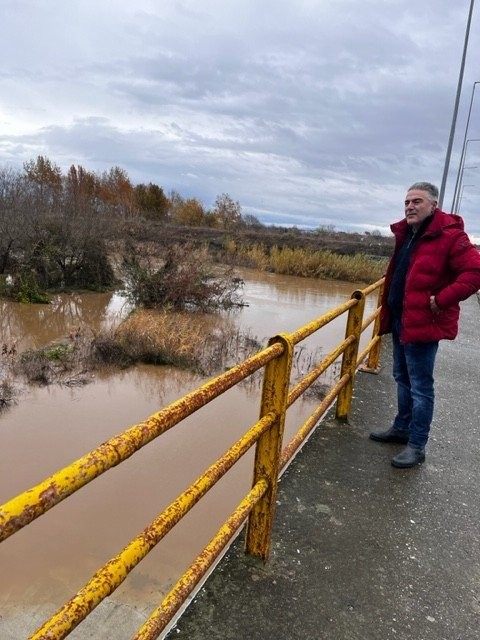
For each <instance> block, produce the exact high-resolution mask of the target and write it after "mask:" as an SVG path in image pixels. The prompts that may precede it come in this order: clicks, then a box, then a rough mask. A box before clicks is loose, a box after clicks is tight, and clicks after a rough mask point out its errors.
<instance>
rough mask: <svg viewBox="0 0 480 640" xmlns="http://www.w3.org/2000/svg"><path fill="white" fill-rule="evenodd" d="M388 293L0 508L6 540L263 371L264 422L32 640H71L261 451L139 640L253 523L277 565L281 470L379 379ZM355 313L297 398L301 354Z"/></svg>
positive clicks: (275, 349)
mask: <svg viewBox="0 0 480 640" xmlns="http://www.w3.org/2000/svg"><path fill="white" fill-rule="evenodd" d="M382 286H383V279H382V280H379V281H378V282H375V283H374V284H372V285H370V286H369V287H367V288H365V289H362V290H357V291H354V292H353V294H352V296H351V298H350V299H349V300H348V301H346V302H345V303H344V304H342V305H340V306H338V307H336V308H335V309H333V310H332V311H329V312H327V313H325V314H323V315H322V316H320V317H319V318H317V319H316V320H314V321H313V322H311V323H309V324H307V325H305V326H303V327H301V328H300V329H298V330H297V331H294V332H293V333H291V334H281V335H278V336H275V337H273V338H271V339H270V341H269V344H268V346H267V347H266V348H265V349H263V350H262V351H260V352H258V353H257V354H255V355H254V356H252V357H250V358H248V359H247V360H245V361H244V362H242V363H240V364H238V365H236V366H234V367H232V368H231V369H229V370H228V371H226V372H225V373H223V374H222V375H220V376H218V377H216V378H213V379H212V380H210V381H209V382H207V383H206V384H204V385H203V386H201V387H199V388H198V389H196V390H195V391H193V392H191V393H189V394H187V395H185V396H183V397H182V398H180V399H179V400H177V401H175V402H173V403H171V404H170V405H168V406H167V407H165V408H164V409H162V410H161V411H159V412H158V413H155V414H153V415H152V416H150V417H149V418H148V419H147V420H145V421H143V422H141V423H139V424H137V425H134V426H132V427H130V428H129V429H127V430H126V431H124V432H123V433H121V434H119V435H117V436H115V437H113V438H111V439H110V440H108V441H107V442H105V443H103V444H101V445H100V446H99V447H97V448H96V449H94V450H93V451H91V452H89V453H88V454H86V455H85V456H83V457H82V458H80V459H79V460H77V461H76V462H73V463H72V464H71V465H69V466H68V467H65V468H64V469H61V470H60V471H58V472H57V473H55V474H53V475H52V476H50V477H49V478H47V479H46V480H44V481H43V482H41V483H40V484H38V485H36V486H35V487H32V488H31V489H30V490H28V491H25V492H24V493H22V494H20V495H18V496H17V497H15V498H13V499H12V500H10V501H8V502H6V503H5V504H3V505H1V506H0V541H2V540H5V539H6V538H8V537H9V536H11V535H13V534H14V533H15V532H17V531H19V530H20V529H21V528H23V527H24V526H26V525H27V524H29V523H30V522H32V521H33V520H35V519H36V518H38V517H39V516H41V515H42V514H43V513H45V512H46V511H48V510H49V509H51V508H52V507H54V506H55V505H56V504H58V503H59V502H61V501H62V500H64V499H65V498H67V497H68V496H69V495H71V494H72V493H74V492H75V491H77V490H78V489H80V488H81V487H83V486H84V485H86V484H87V483H89V482H90V481H91V480H93V479H94V478H96V477H98V476H99V475H101V474H102V473H104V472H105V471H107V470H108V469H111V468H112V467H114V466H116V465H118V464H119V463H121V462H123V461H124V460H126V459H127V458H129V457H130V456H131V455H133V454H134V453H135V452H136V451H138V450H139V449H141V448H142V447H143V446H144V445H146V444H147V443H149V442H150V441H152V440H153V439H154V438H157V437H158V436H159V435H161V434H162V433H164V432H166V431H167V430H169V429H170V428H172V427H173V426H175V425H176V424H178V423H179V422H181V421H182V420H184V419H185V418H186V417H188V416H190V415H191V414H193V413H194V412H195V411H197V410H198V409H200V408H201V407H203V406H205V405H206V404H208V403H209V402H211V401H212V400H213V399H215V398H216V397H218V396H220V395H221V394H223V393H224V392H225V391H227V390H228V389H230V388H232V387H233V386H235V385H236V384H238V383H239V382H241V381H242V380H245V379H246V378H248V377H249V376H251V375H252V374H253V373H254V372H255V371H258V370H260V369H262V368H263V369H264V376H263V386H262V395H261V404H260V418H259V420H258V421H257V422H256V423H255V424H254V425H252V426H251V427H250V428H248V430H247V431H246V432H245V433H244V435H243V436H242V437H241V438H239V439H238V440H237V442H235V443H234V444H233V445H232V446H231V447H230V448H229V449H228V450H227V451H226V452H225V453H224V455H223V456H221V457H220V458H219V459H218V460H216V461H215V462H214V463H213V464H212V465H211V466H210V467H209V468H208V469H207V470H206V471H205V472H204V473H203V474H202V475H201V476H199V477H198V478H197V479H196V480H195V482H193V484H191V485H190V486H189V487H188V488H187V489H186V490H185V491H184V492H183V493H182V494H180V495H179V496H178V497H177V498H176V499H175V500H174V501H173V502H172V503H171V504H170V505H169V506H168V507H167V508H166V509H164V511H162V513H160V514H159V515H158V516H157V517H156V518H155V519H154V520H153V521H152V522H151V523H150V524H149V525H148V526H147V527H146V528H145V529H144V530H143V531H141V532H140V533H139V534H138V535H137V536H136V537H135V538H134V539H133V540H132V541H131V542H130V543H129V544H128V545H127V546H126V547H125V548H124V549H123V550H122V551H121V552H120V553H118V554H117V555H116V556H115V557H113V558H112V559H111V560H110V561H109V562H107V563H106V564H105V565H104V566H103V567H101V568H100V569H99V570H98V571H97V572H96V573H95V575H94V576H93V577H92V578H91V580H90V581H89V582H88V583H87V584H85V585H84V586H83V587H82V588H81V589H80V590H79V591H78V592H77V593H76V594H75V595H74V596H73V598H71V599H70V600H69V601H68V602H67V603H66V604H65V605H64V606H63V607H62V608H61V609H60V610H59V611H58V612H57V613H56V614H54V615H53V616H52V617H51V618H50V619H49V620H47V621H46V622H45V624H44V625H42V627H41V628H39V629H38V630H37V631H36V632H35V633H34V634H33V635H31V636H30V640H47V639H48V640H61V639H62V638H65V637H66V636H68V635H69V633H70V632H71V631H72V630H73V629H74V628H75V627H76V626H77V625H78V624H80V622H81V621H82V620H84V619H85V618H86V617H87V616H88V615H89V613H91V611H93V609H94V608H95V607H96V606H97V605H98V604H99V603H100V602H101V601H102V600H103V599H104V598H106V597H107V596H108V595H110V594H111V593H112V592H113V591H114V590H115V589H116V588H117V587H118V586H119V585H120V584H121V583H122V582H123V581H124V580H125V579H126V577H127V576H128V574H129V573H130V571H131V570H132V569H133V568H134V567H135V566H136V565H137V564H138V563H139V562H140V561H141V560H142V559H143V558H144V557H145V556H146V555H147V554H148V553H149V552H150V551H151V550H152V549H153V548H154V547H155V545H157V544H158V542H159V541H160V540H162V538H164V537H165V535H166V534H167V533H168V532H169V531H170V530H171V529H172V528H173V527H174V526H175V525H176V524H177V523H178V522H179V521H180V520H181V519H182V518H183V517H184V516H185V515H186V514H187V513H188V512H189V511H190V509H192V507H193V506H194V505H195V504H196V503H197V502H198V501H199V500H200V499H201V498H202V497H203V496H204V495H205V494H206V493H207V492H208V491H209V490H210V489H211V488H212V487H213V486H214V485H215V484H216V483H217V482H218V481H219V480H220V479H221V478H222V477H223V476H224V475H225V474H226V473H227V471H228V470H229V469H231V468H232V467H233V465H234V464H235V463H236V462H238V460H239V459H240V458H241V457H242V456H243V455H244V454H245V453H246V452H247V451H248V450H249V449H250V448H251V447H252V446H253V445H254V444H256V450H255V462H254V470H253V483H252V489H251V490H250V491H249V493H248V494H247V495H246V496H245V497H244V499H243V500H242V501H241V502H240V504H239V505H238V506H237V508H236V509H235V510H234V512H233V513H232V514H231V515H230V517H229V518H228V519H227V520H226V522H225V523H224V524H223V525H222V526H221V528H220V530H219V531H218V532H217V534H216V535H215V536H214V537H213V538H212V540H211V541H210V542H209V543H208V545H207V546H206V547H205V549H204V550H203V551H202V553H201V554H200V555H199V556H198V557H197V558H196V559H195V561H194V562H193V564H192V565H191V567H190V568H189V569H188V570H187V571H186V572H185V573H184V575H183V576H181V578H180V579H179V581H178V582H177V583H176V584H175V585H174V586H173V588H172V589H171V590H170V592H169V593H168V594H167V595H166V597H165V598H164V600H163V601H162V603H161V604H160V606H159V607H158V608H157V609H156V610H155V611H154V612H153V613H152V614H151V616H150V617H149V618H148V620H147V621H146V622H145V624H144V625H143V626H142V627H141V628H140V629H139V630H138V632H137V633H136V634H135V636H134V638H133V639H132V640H147V639H148V640H153V639H155V638H158V636H159V635H160V634H161V633H162V631H164V629H165V628H166V626H167V625H168V624H169V623H170V622H171V620H172V619H173V618H174V616H175V615H176V613H177V612H178V611H179V610H180V608H181V607H182V605H183V604H184V602H185V601H186V599H187V598H188V596H189V595H190V594H191V593H192V591H193V590H194V589H195V588H196V587H197V586H198V584H199V583H200V581H201V580H202V579H203V578H204V577H205V576H206V574H207V573H208V571H209V569H210V568H211V567H212V565H213V564H214V562H215V561H216V559H217V558H218V557H219V555H220V553H221V552H222V551H223V550H224V549H225V547H226V546H227V544H228V542H229V541H230V540H231V539H232V537H233V536H234V535H235V534H236V532H237V531H238V530H239V528H240V527H241V525H242V524H243V523H244V522H245V520H247V529H246V538H245V548H246V552H247V553H249V554H252V555H254V556H257V557H259V558H261V559H263V560H266V559H267V558H268V554H269V549H270V540H271V532H272V524H273V518H274V512H275V499H276V493H277V486H278V478H279V475H280V473H281V470H282V468H283V467H285V465H286V464H287V463H288V461H289V460H290V459H291V458H292V457H293V455H294V454H295V452H296V451H297V449H298V448H299V447H300V446H301V445H302V443H303V442H304V441H305V440H306V438H307V437H308V435H309V434H310V432H311V431H312V430H313V428H314V427H315V425H316V424H317V423H318V421H319V420H320V419H321V417H322V416H323V415H324V414H325V412H326V411H327V410H328V408H329V407H330V406H331V405H332V403H333V402H334V400H335V399H337V404H336V414H335V415H336V418H337V419H340V420H346V419H347V418H348V414H349V411H350V405H351V398H352V390H353V384H354V379H355V373H356V371H357V369H358V368H359V367H362V368H363V369H364V370H366V371H375V370H376V369H377V368H378V359H379V352H380V337H379V336H378V317H379V310H380V297H381V290H382ZM374 292H377V294H378V297H377V304H376V309H375V311H374V312H373V313H372V314H371V316H370V317H368V318H366V319H364V317H363V316H364V309H365V300H366V298H367V297H368V296H369V295H371V294H373V293H374ZM347 312H348V315H347V320H346V330H345V338H344V340H343V341H342V342H341V343H339V344H338V345H337V346H336V347H335V348H334V349H333V350H332V351H331V353H329V354H328V355H327V356H326V357H325V358H324V360H322V362H320V363H318V364H317V365H316V366H315V367H314V368H313V369H312V370H311V371H310V372H309V373H308V374H307V375H306V376H304V377H303V378H302V379H301V380H300V381H299V382H298V383H297V384H296V385H295V386H293V387H292V388H291V389H290V378H291V368H292V359H293V353H294V348H295V345H297V344H298V343H299V342H301V341H302V340H304V339H305V338H307V337H309V336H311V335H312V334H314V333H316V332H317V331H319V330H320V329H321V328H322V327H324V326H325V325H327V324H328V323H330V322H332V320H334V319H335V318H337V317H339V316H341V315H342V314H344V313H347ZM372 323H373V329H372V336H371V339H370V341H369V342H368V344H367V345H366V346H365V347H364V349H363V351H362V352H360V353H359V345H360V340H361V337H362V334H363V332H364V331H365V330H366V329H367V327H369V326H370V325H371V324H372ZM340 357H341V370H340V376H339V379H338V380H337V381H336V382H334V383H333V384H332V387H331V388H330V390H329V391H328V393H327V394H326V396H325V397H324V398H323V400H322V401H321V402H320V404H319V405H318V406H317V407H316V409H315V411H314V412H313V413H312V414H311V416H310V417H309V418H308V419H307V421H306V422H305V423H304V424H303V425H302V426H301V427H300V428H299V430H298V431H297V433H296V435H295V436H294V437H293V439H292V440H291V441H290V442H289V443H288V444H287V445H286V446H284V447H283V449H282V446H283V432H284V424H285V416H286V412H287V409H288V408H289V407H290V406H291V405H292V404H293V403H294V402H295V401H296V400H297V399H298V398H300V397H301V396H302V395H303V393H304V392H305V391H306V390H307V389H308V388H309V387H310V386H311V385H312V384H313V383H314V382H315V381H316V380H317V379H318V377H319V376H320V375H321V374H322V373H324V372H325V371H327V369H329V367H331V366H332V365H333V364H334V363H335V362H337V361H338V360H339V358H340ZM365 360H366V363H365Z"/></svg>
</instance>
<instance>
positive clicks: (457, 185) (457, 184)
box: [451, 80, 480, 213]
mask: <svg viewBox="0 0 480 640" xmlns="http://www.w3.org/2000/svg"><path fill="white" fill-rule="evenodd" d="M477 84H480V81H479V80H477V82H474V83H473V88H472V97H471V98H470V107H469V109H468V117H467V124H466V125H465V135H464V137H463V145H462V153H461V155H460V163H459V165H458V173H457V180H456V182H455V190H454V192H453V200H452V208H451V212H452V213H453V212H454V209H455V203H456V200H457V197H458V190H459V188H460V182H461V178H462V177H463V170H464V168H465V153H466V150H467V134H468V125H469V124H470V116H471V114H472V106H473V98H474V96H475V88H476V86H477Z"/></svg>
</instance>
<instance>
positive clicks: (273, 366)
mask: <svg viewBox="0 0 480 640" xmlns="http://www.w3.org/2000/svg"><path fill="white" fill-rule="evenodd" d="M276 342H280V343H281V344H283V346H284V350H283V353H282V355H281V356H279V357H278V358H275V359H274V360H272V361H271V362H269V363H268V364H267V365H266V367H265V372H264V377H263V388H262V400H261V402H262V404H261V407H260V418H263V417H264V416H265V415H267V414H269V413H274V414H275V421H274V423H273V424H272V427H271V428H270V429H269V430H268V431H266V432H265V433H264V434H263V435H262V436H261V437H260V439H259V440H258V442H257V446H256V450H255V467H254V471H253V485H255V484H256V483H257V482H258V481H259V480H261V479H262V478H264V479H266V480H267V482H268V490H267V491H266V493H265V495H264V496H263V497H262V499H261V500H260V501H259V502H258V503H257V504H256V505H255V507H254V508H253V509H252V511H251V513H250V516H249V519H248V523H247V533H246V542H245V551H246V553H248V554H251V555H254V556H258V557H260V558H262V559H263V560H264V561H266V560H267V558H268V554H269V551H270V540H271V534H272V526H273V517H274V513H275V500H276V496H277V486H278V475H279V471H280V458H281V453H282V440H283V430H284V426H285V414H286V411H287V398H288V389H289V385H290V371H291V368H292V357H293V341H292V339H291V337H290V336H288V335H286V334H281V335H278V336H275V337H273V338H270V340H269V345H270V344H273V343H276Z"/></svg>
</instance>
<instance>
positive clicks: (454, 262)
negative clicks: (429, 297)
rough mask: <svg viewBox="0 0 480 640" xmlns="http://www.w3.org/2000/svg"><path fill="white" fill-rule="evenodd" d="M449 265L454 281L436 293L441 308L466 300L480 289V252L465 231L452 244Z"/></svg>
mask: <svg viewBox="0 0 480 640" xmlns="http://www.w3.org/2000/svg"><path fill="white" fill-rule="evenodd" d="M449 267H450V269H451V272H452V274H454V275H453V280H452V282H451V283H450V284H448V285H447V286H446V287H445V288H444V289H442V290H441V291H439V292H438V293H437V294H435V299H436V301H437V304H438V306H439V307H440V308H441V309H444V308H446V307H449V306H450V305H455V304H458V303H459V302H460V301H461V300H466V299H467V298H469V297H470V296H471V295H472V294H474V293H475V292H476V291H478V290H479V289H480V252H479V251H478V249H477V248H476V247H475V246H474V245H473V244H472V243H471V242H470V239H469V237H468V236H467V234H466V233H465V232H463V231H462V232H460V233H459V234H458V235H456V237H455V239H454V241H453V243H452V245H451V246H450V251H449Z"/></svg>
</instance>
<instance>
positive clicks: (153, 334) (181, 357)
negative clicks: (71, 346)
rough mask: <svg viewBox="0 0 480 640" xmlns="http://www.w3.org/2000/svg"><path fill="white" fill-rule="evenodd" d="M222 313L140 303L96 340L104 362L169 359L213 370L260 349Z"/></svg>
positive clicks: (167, 361) (171, 362)
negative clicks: (147, 306)
mask: <svg viewBox="0 0 480 640" xmlns="http://www.w3.org/2000/svg"><path fill="white" fill-rule="evenodd" d="M259 346H260V345H259V343H258V342H257V341H256V340H255V339H253V338H251V337H250V336H247V335H242V334H240V333H239V332H238V330H237V329H236V328H235V327H233V325H231V324H230V323H229V322H228V321H227V320H226V319H225V318H222V317H221V316H217V315H212V314H205V313H200V312H197V313H191V312H190V313H188V312H172V311H168V312H167V311H162V310H151V309H150V310H147V309H139V310H137V311H136V312H134V313H133V314H132V315H130V316H129V317H128V318H127V319H126V320H125V321H124V322H122V323H121V324H120V326H119V327H117V328H116V329H115V330H113V331H110V332H108V333H103V334H102V335H100V336H97V338H96V339H95V341H94V348H95V351H96V354H97V357H98V358H99V359H100V360H101V361H102V362H108V363H110V364H116V365H120V366H128V365H130V364H133V363H135V362H146V363H151V364H169V365H174V366H178V367H184V368H190V369H193V370H196V371H198V372H200V373H214V372H217V371H218V370H220V369H222V368H224V367H226V366H230V365H231V364H232V360H233V361H235V362H239V361H240V360H242V359H243V358H245V357H247V356H248V355H250V353H253V352H254V351H256V350H258V349H259Z"/></svg>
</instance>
